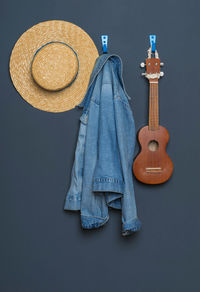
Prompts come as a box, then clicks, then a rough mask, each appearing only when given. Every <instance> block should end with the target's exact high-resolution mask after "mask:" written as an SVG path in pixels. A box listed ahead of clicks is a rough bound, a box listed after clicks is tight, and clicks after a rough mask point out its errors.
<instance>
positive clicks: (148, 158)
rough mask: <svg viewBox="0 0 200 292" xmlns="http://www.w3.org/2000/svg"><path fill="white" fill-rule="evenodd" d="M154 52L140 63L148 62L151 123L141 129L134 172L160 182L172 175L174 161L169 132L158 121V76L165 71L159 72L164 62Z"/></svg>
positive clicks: (141, 176) (146, 179) (144, 180)
mask: <svg viewBox="0 0 200 292" xmlns="http://www.w3.org/2000/svg"><path fill="white" fill-rule="evenodd" d="M151 54H152V52H151V48H150V49H149V50H148V58H147V59H146V64H144V63H141V65H142V67H144V66H145V65H146V73H143V75H145V77H146V78H147V79H148V80H149V125H148V126H145V127H143V128H142V129H140V131H139V133H138V140H139V144H140V147H141V151H140V153H139V154H138V155H137V157H136V159H135V161H134V163H133V173H134V175H135V177H136V178H137V179H138V180H139V181H141V182H143V183H146V184H160V183H164V182H166V181H167V180H168V179H169V178H170V176H171V175H172V172H173V163H172V161H171V159H170V158H169V156H168V154H167V152H166V147H167V143H168V140H169V133H168V131H167V129H166V128H164V127H162V126H160V125H159V106H158V80H159V78H160V77H161V76H163V72H160V66H161V65H162V63H160V59H159V57H158V53H157V51H155V58H152V57H151Z"/></svg>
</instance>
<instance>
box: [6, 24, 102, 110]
mask: <svg viewBox="0 0 200 292" xmlns="http://www.w3.org/2000/svg"><path fill="white" fill-rule="evenodd" d="M54 41H58V42H64V43H66V44H68V45H69V46H70V47H72V48H73V50H74V51H75V52H76V53H77V56H78V60H79V72H78V75H77V77H76V80H75V81H74V82H73V83H72V84H71V85H70V86H69V87H67V88H65V89H63V90H60V91H56V92H50V91H48V90H45V89H43V88H41V87H40V86H38V85H37V84H36V82H35V81H34V80H33V78H32V75H31V62H32V59H33V57H34V54H35V52H36V51H37V50H38V49H39V48H40V47H42V46H43V45H45V44H46V43H49V42H54ZM98 56H99V54H98V51H97V48H96V46H95V44H94V42H93V40H92V39H91V38H90V36H89V35H88V34H87V33H86V32H85V31H84V30H83V29H81V28H80V27H78V26H77V25H75V24H73V23H70V22H66V21H60V20H51V21H45V22H41V23H38V24H36V25H34V26H33V27H31V28H30V29H28V30H27V31H26V32H24V33H23V34H22V35H21V37H20V38H19V39H18V41H17V42H16V44H15V46H14V48H13V50H12V53H11V57H10V75H11V79H12V82H13V84H14V86H15V88H16V89H17V91H18V92H19V94H20V95H21V96H22V97H23V99H25V100H26V101H27V102H28V103H29V104H31V105H32V106H33V107H35V108H37V109H40V110H44V111H48V112H64V111H67V110H70V109H73V108H74V107H75V106H76V105H78V104H79V103H80V102H81V101H82V99H83V97H84V95H85V92H86V90H87V86H88V83H89V79H90V75H91V72H92V69H93V67H94V63H95V60H96V58H97V57H98Z"/></svg>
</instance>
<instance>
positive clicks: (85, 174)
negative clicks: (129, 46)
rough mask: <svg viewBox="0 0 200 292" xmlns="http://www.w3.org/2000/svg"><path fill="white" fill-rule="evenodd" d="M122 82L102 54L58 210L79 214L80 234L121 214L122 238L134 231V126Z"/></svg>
mask: <svg viewBox="0 0 200 292" xmlns="http://www.w3.org/2000/svg"><path fill="white" fill-rule="evenodd" d="M128 99H130V97H128V95H127V94H126V91H125V88H124V83H123V79H122V61H121V59H120V57H119V56H117V55H110V54H103V55H101V56H100V57H99V58H98V59H97V60H96V63H95V66H94V69H93V72H92V74H91V78H90V82H89V86H88V90H87V92H86V95H85V97H84V99H83V101H82V103H81V104H80V105H79V106H80V107H82V108H83V113H82V115H81V117H80V129H79V135H78V141H77V146H76V151H75V160H74V164H73V168H72V173H71V184H70V188H69V190H68V192H67V196H66V200H65V205H64V209H65V210H80V213H81V224H82V227H83V228H85V229H91V228H98V227H100V226H102V225H104V224H105V223H106V222H107V221H108V219H109V212H108V207H112V208H115V209H121V214H122V235H128V234H130V233H132V232H134V231H137V230H139V229H140V226H141V223H140V221H139V219H138V218H137V210H136V202H135V195H134V186H133V173H132V163H133V155H134V147H135V124H134V118H133V114H132V111H131V108H130V106H129V103H128Z"/></svg>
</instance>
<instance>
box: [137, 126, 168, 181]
mask: <svg viewBox="0 0 200 292" xmlns="http://www.w3.org/2000/svg"><path fill="white" fill-rule="evenodd" d="M138 140H139V143H140V146H141V152H140V153H139V154H138V156H137V157H136V159H135V161H134V164H133V172H134V175H135V176H136V178H137V179H138V180H139V181H141V182H143V183H146V184H161V183H164V182H166V181H167V180H168V179H169V178H170V176H171V175H172V172H173V163H172V161H171V159H170V158H169V156H168V155H167V152H166V147H167V143H168V140H169V133H168V131H167V129H166V128H164V127H162V126H159V127H158V129H155V130H150V129H149V126H145V127H143V128H141V129H140V131H139V133H138Z"/></svg>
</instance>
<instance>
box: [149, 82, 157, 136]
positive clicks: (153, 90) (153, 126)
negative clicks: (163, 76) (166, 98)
mask: <svg viewBox="0 0 200 292" xmlns="http://www.w3.org/2000/svg"><path fill="white" fill-rule="evenodd" d="M158 129H159V104H158V79H153V80H152V79H150V80H149V130H151V131H155V130H158Z"/></svg>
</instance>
